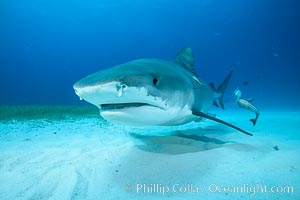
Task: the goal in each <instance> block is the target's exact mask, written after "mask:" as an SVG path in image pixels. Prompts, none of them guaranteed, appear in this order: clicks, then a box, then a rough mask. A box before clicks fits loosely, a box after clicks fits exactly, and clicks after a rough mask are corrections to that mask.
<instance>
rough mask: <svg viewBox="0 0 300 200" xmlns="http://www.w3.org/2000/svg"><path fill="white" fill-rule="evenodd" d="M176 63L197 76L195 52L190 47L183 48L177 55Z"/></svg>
mask: <svg viewBox="0 0 300 200" xmlns="http://www.w3.org/2000/svg"><path fill="white" fill-rule="evenodd" d="M175 62H176V63H178V64H180V65H182V66H183V67H184V68H186V69H187V70H189V71H190V72H192V73H194V74H196V70H195V67H194V56H193V51H192V49H191V48H190V47H183V48H182V49H181V50H180V51H179V52H178V53H177V55H176V58H175Z"/></svg>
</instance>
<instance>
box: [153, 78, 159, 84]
mask: <svg viewBox="0 0 300 200" xmlns="http://www.w3.org/2000/svg"><path fill="white" fill-rule="evenodd" d="M152 82H153V85H157V82H158V80H157V78H156V77H154V78H153V80H152Z"/></svg>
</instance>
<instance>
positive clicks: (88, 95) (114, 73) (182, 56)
mask: <svg viewBox="0 0 300 200" xmlns="http://www.w3.org/2000/svg"><path fill="white" fill-rule="evenodd" d="M193 62H194V59H193V56H192V50H191V48H189V47H185V48H183V49H182V50H181V51H180V52H179V53H178V54H177V57H176V59H175V61H174V62H170V61H165V60H159V59H138V60H133V61H131V62H128V63H125V64H121V65H117V66H115V67H112V68H109V69H105V70H101V71H98V72H96V73H93V74H91V75H89V76H87V77H85V78H83V79H81V80H79V81H78V82H77V83H75V84H74V86H73V88H74V90H75V93H76V94H77V95H78V96H79V97H80V99H83V100H85V101H87V102H89V103H91V104H93V105H95V106H97V107H98V108H99V109H100V115H101V116H102V117H103V118H104V119H106V120H108V121H111V122H113V123H118V124H124V125H134V126H153V125H156V126H174V125H181V124H185V123H188V122H191V121H194V120H197V119H199V118H206V119H210V120H213V121H216V122H219V123H222V124H225V125H227V126H230V127H232V128H234V129H236V130H238V131H240V132H243V133H245V134H247V135H252V134H251V133H249V132H247V131H245V130H242V129H240V128H239V127H236V126H234V125H232V124H229V123H228V122H225V121H223V120H220V119H218V118H215V117H213V116H210V115H208V114H206V113H207V112H208V110H209V108H210V107H211V105H212V104H213V103H214V104H216V102H217V103H218V104H219V105H222V106H221V107H223V101H222V97H223V94H224V91H225V88H226V86H227V84H228V82H229V79H230V76H231V73H230V74H229V75H228V76H227V77H226V79H225V81H223V83H222V84H221V86H219V87H218V89H217V90H214V88H212V87H211V85H209V84H208V83H207V82H205V81H204V80H202V79H200V78H199V77H198V75H197V74H196V72H195V69H194V63H193Z"/></svg>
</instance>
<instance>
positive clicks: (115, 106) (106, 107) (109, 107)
mask: <svg viewBox="0 0 300 200" xmlns="http://www.w3.org/2000/svg"><path fill="white" fill-rule="evenodd" d="M142 106H150V107H156V108H160V109H162V110H164V109H163V108H161V107H159V106H155V105H151V104H148V103H112V104H101V105H100V109H101V111H108V110H110V111H111V110H120V109H125V108H137V107H142Z"/></svg>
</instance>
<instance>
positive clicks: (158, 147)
mask: <svg viewBox="0 0 300 200" xmlns="http://www.w3.org/2000/svg"><path fill="white" fill-rule="evenodd" d="M227 133H229V131H227V130H226V129H225V130H224V129H220V128H218V127H210V128H209V129H204V128H197V129H191V130H182V131H173V132H169V133H167V134H166V136H144V135H139V134H136V133H130V136H131V137H133V138H134V139H135V147H136V148H138V149H140V150H143V151H147V152H153V153H160V154H170V155H177V154H185V153H193V152H199V151H207V150H211V149H215V148H220V147H223V146H225V145H228V144H234V143H235V142H233V141H227V140H226V137H225V138H224V136H226V134H227ZM217 136H221V138H223V139H217V138H216V137H217Z"/></svg>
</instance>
